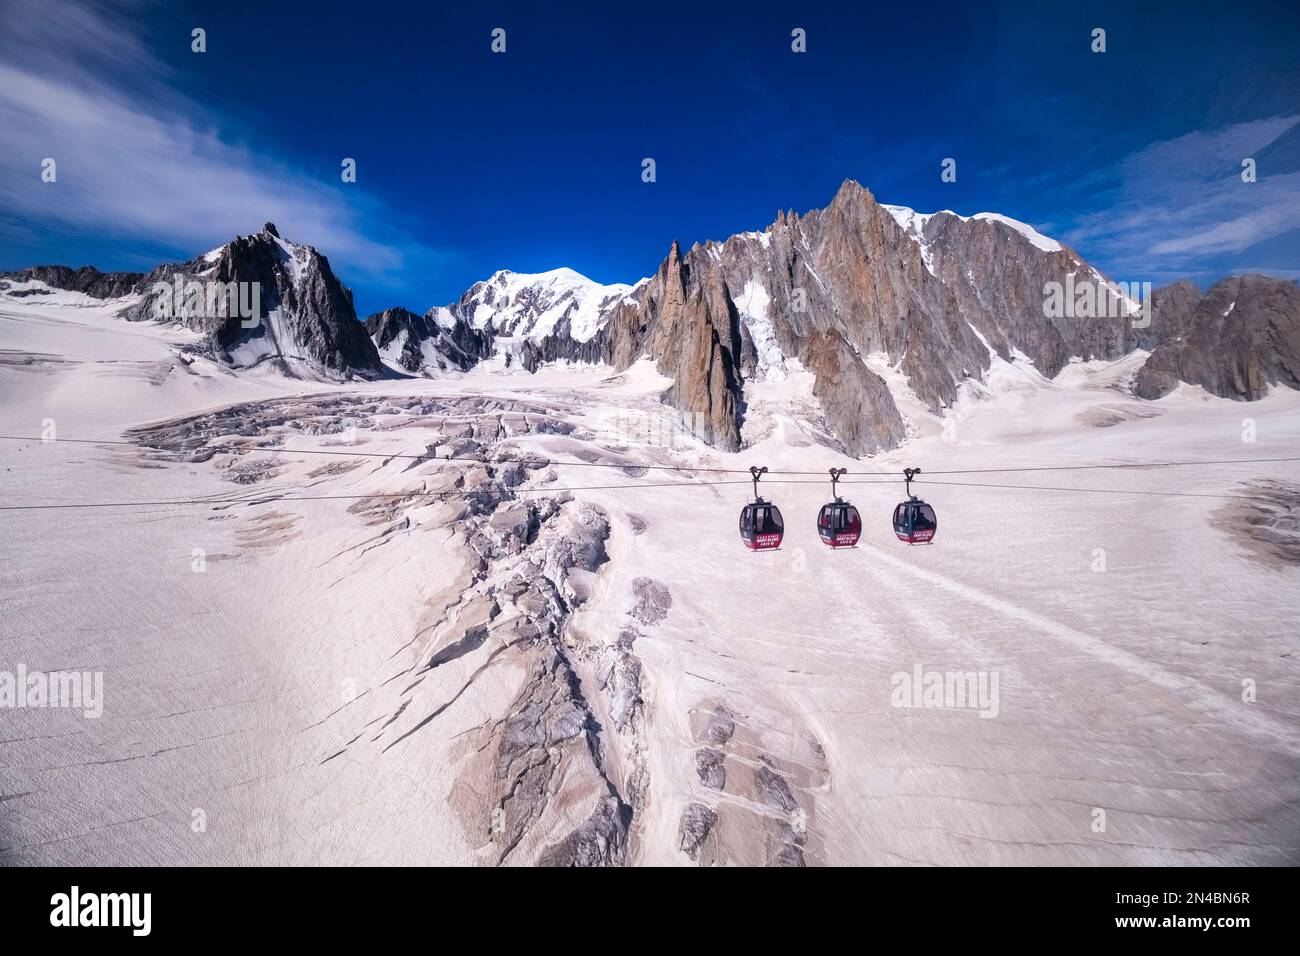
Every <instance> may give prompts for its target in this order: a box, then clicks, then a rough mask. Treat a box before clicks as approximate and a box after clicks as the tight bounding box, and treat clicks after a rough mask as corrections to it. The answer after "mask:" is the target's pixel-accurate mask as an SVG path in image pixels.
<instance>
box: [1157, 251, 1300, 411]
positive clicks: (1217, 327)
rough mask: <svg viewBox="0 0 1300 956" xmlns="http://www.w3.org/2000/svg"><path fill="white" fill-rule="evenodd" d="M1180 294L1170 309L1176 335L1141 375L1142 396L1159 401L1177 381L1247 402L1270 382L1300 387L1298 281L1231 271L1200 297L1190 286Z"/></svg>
mask: <svg viewBox="0 0 1300 956" xmlns="http://www.w3.org/2000/svg"><path fill="white" fill-rule="evenodd" d="M1177 295H1178V298H1177V299H1174V298H1173V297H1172V296H1171V297H1170V307H1169V309H1168V320H1169V322H1170V323H1171V326H1172V327H1173V328H1174V329H1176V330H1177V334H1175V335H1174V337H1172V338H1170V339H1168V340H1165V341H1162V342H1161V343H1160V344H1159V345H1157V346H1156V348H1155V350H1154V351H1153V352H1152V353H1151V357H1150V358H1149V359H1147V361H1146V364H1145V365H1143V367H1142V369H1141V370H1140V371H1139V372H1138V375H1137V379H1136V380H1135V382H1134V390H1135V391H1136V393H1137V394H1138V395H1139V396H1140V397H1142V398H1160V397H1161V396H1164V395H1167V394H1169V392H1171V391H1172V390H1173V389H1174V387H1175V386H1176V385H1177V384H1178V382H1180V381H1182V382H1187V383H1189V384H1192V385H1200V386H1202V387H1204V388H1205V389H1206V390H1207V391H1209V392H1210V393H1212V394H1214V395H1218V396H1219V397H1221V398H1231V399H1238V400H1243V401H1254V400H1256V399H1259V398H1263V397H1264V395H1265V394H1267V392H1268V388H1269V386H1270V385H1279V384H1280V385H1285V386H1287V387H1289V388H1300V286H1297V285H1296V283H1295V281H1294V280H1285V279H1275V278H1271V277H1269V276H1262V275H1244V276H1233V277H1231V278H1228V279H1224V280H1222V281H1221V282H1219V283H1217V284H1216V285H1215V286H1214V287H1213V288H1212V289H1210V291H1209V292H1208V293H1206V295H1205V297H1204V298H1200V299H1199V300H1195V301H1194V300H1193V297H1192V295H1191V294H1190V292H1189V291H1187V290H1183V291H1181V292H1179V293H1178V294H1177ZM1189 306H1190V308H1188V307H1189ZM1180 309H1185V310H1187V311H1186V312H1185V313H1182V312H1180V311H1179V310H1180ZM1155 315H1156V316H1157V317H1158V316H1159V315H1160V313H1159V312H1156V313H1155Z"/></svg>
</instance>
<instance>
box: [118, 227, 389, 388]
mask: <svg viewBox="0 0 1300 956" xmlns="http://www.w3.org/2000/svg"><path fill="white" fill-rule="evenodd" d="M193 288H197V289H199V290H200V291H201V292H202V296H203V297H202V300H201V301H200V300H196V299H194V298H193V297H192V296H191V293H190V292H189V291H187V290H190V289H193ZM138 289H139V292H140V293H141V295H140V297H139V299H138V300H137V301H134V302H131V303H129V304H128V305H127V306H126V307H125V308H124V309H123V312H122V315H123V317H125V318H127V319H131V320H133V321H163V322H175V323H178V324H182V325H185V326H187V327H189V328H192V329H194V330H195V331H198V332H202V333H204V335H205V340H206V348H207V350H208V351H209V352H210V353H211V354H212V356H213V357H214V358H216V359H218V360H220V361H222V362H225V363H227V364H230V365H232V366H235V367H237V368H252V367H256V366H261V365H263V364H269V365H271V366H273V367H275V368H276V369H278V370H279V371H281V372H284V373H287V374H290V375H296V376H307V377H320V376H324V377H326V378H350V377H353V376H362V377H374V376H377V375H380V374H382V372H383V365H382V363H381V362H380V361H379V354H378V352H377V351H376V349H375V346H374V343H373V342H371V340H370V337H369V336H368V335H367V334H366V331H365V329H364V328H363V327H362V325H361V323H360V322H359V321H357V316H356V311H355V310H354V308H353V305H352V292H351V290H350V289H348V288H346V287H345V286H344V285H343V284H342V283H341V282H340V281H339V280H338V278H337V277H336V276H335V275H334V271H333V270H332V269H331V268H330V264H329V260H328V259H327V258H326V257H325V256H324V255H322V254H321V253H320V252H318V251H317V250H316V249H315V248H313V247H311V246H308V245H302V244H299V243H294V242H288V241H286V240H285V239H283V238H281V236H280V234H279V230H277V229H276V227H275V225H274V224H273V223H270V222H268V223H266V224H265V225H264V226H263V227H262V229H261V231H260V232H257V233H254V234H252V235H247V236H237V237H236V238H234V239H233V240H231V241H230V242H228V243H226V244H225V245H223V246H218V247H217V248H216V249H213V250H211V251H210V252H207V253H205V254H204V255H201V256H199V257H197V258H195V259H192V260H190V261H189V262H184V263H169V264H167V265H163V266H159V267H158V268H157V269H155V270H154V271H153V272H151V273H149V274H148V275H147V276H145V277H144V278H143V279H142V280H141V282H140V283H139V287H138ZM166 290H172V291H171V292H167V291H166Z"/></svg>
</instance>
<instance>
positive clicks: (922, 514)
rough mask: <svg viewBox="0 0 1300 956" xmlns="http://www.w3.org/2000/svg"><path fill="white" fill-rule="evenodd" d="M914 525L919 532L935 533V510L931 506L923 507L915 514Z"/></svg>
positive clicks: (914, 512) (917, 509)
mask: <svg viewBox="0 0 1300 956" xmlns="http://www.w3.org/2000/svg"><path fill="white" fill-rule="evenodd" d="M912 514H913V518H912V525H913V527H914V528H916V530H917V531H933V530H934V525H935V518H934V509H933V508H931V507H930V506H929V505H921V506H920V507H919V508H916V509H915V510H914V511H913V512H912Z"/></svg>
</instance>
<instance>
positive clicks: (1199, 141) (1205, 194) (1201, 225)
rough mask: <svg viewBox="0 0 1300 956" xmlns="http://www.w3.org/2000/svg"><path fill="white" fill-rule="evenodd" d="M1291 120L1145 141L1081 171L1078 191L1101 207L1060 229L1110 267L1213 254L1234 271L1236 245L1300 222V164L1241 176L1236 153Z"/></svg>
mask: <svg viewBox="0 0 1300 956" xmlns="http://www.w3.org/2000/svg"><path fill="white" fill-rule="evenodd" d="M1297 122H1300V115H1295V116H1283V117H1275V118H1272V119H1265V120H1256V121H1252V122H1246V123H1238V124H1235V125H1232V126H1227V127H1224V128H1222V129H1217V130H1198V131H1196V132H1192V133H1188V134H1186V135H1184V136H1179V137H1177V138H1175V139H1170V140H1163V141H1160V142H1156V143H1152V144H1150V145H1148V146H1146V147H1145V148H1143V149H1141V150H1139V151H1138V152H1136V153H1133V154H1131V155H1129V156H1127V157H1126V158H1124V159H1123V160H1121V161H1120V162H1118V163H1117V164H1115V165H1114V166H1113V167H1110V168H1107V169H1103V170H1100V171H1098V172H1097V173H1095V174H1093V175H1092V176H1089V177H1088V181H1087V183H1085V184H1084V186H1083V190H1082V191H1084V192H1088V191H1094V195H1093V196H1092V203H1093V205H1094V208H1096V209H1097V210H1098V211H1096V212H1093V213H1089V214H1087V215H1085V216H1082V217H1079V218H1077V219H1076V220H1075V222H1074V224H1073V226H1072V228H1070V229H1068V230H1067V231H1066V232H1064V233H1063V234H1062V236H1061V238H1062V240H1063V241H1064V242H1066V243H1068V244H1069V245H1071V246H1073V247H1074V248H1076V249H1079V250H1081V251H1085V254H1087V255H1088V256H1090V257H1092V258H1095V259H1097V260H1099V261H1104V262H1107V263H1108V264H1109V265H1110V269H1111V271H1112V272H1116V273H1118V272H1123V273H1125V274H1128V275H1139V274H1140V275H1153V276H1159V277H1169V276H1174V275H1181V274H1186V273H1187V272H1188V271H1191V270H1190V267H1191V265H1192V264H1194V263H1199V265H1201V266H1204V265H1206V264H1208V263H1210V262H1211V261H1213V260H1216V259H1217V260H1221V261H1222V262H1223V263H1225V264H1226V265H1225V267H1224V269H1223V271H1233V268H1232V263H1233V262H1234V260H1235V258H1236V257H1237V255H1238V254H1241V253H1245V252H1247V250H1250V249H1252V248H1253V247H1255V246H1258V245H1259V244H1261V243H1264V242H1267V241H1269V240H1273V239H1277V238H1278V237H1280V236H1284V235H1286V234H1287V233H1290V232H1292V231H1294V230H1295V229H1296V228H1297V226H1300V173H1297V172H1293V171H1290V170H1288V171H1285V172H1272V171H1271V170H1270V169H1269V167H1268V164H1267V163H1262V164H1261V165H1260V167H1259V168H1258V171H1257V174H1258V180H1257V181H1256V182H1253V183H1248V182H1243V181H1242V178H1241V173H1242V165H1241V164H1242V160H1243V159H1245V158H1247V157H1254V156H1257V155H1259V154H1260V153H1261V152H1263V151H1264V150H1265V149H1266V148H1267V147H1269V146H1270V145H1271V144H1273V143H1275V142H1277V141H1278V140H1279V138H1281V137H1282V136H1284V135H1285V134H1286V133H1287V132H1288V131H1290V130H1291V129H1292V127H1294V126H1295V125H1296V124H1297ZM1270 271H1276V270H1270Z"/></svg>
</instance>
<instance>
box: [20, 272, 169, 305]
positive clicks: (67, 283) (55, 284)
mask: <svg viewBox="0 0 1300 956" xmlns="http://www.w3.org/2000/svg"><path fill="white" fill-rule="evenodd" d="M2 277H3V278H6V279H12V280H14V281H15V282H28V281H31V280H33V279H34V280H36V281H37V282H44V283H45V284H46V285H48V286H49V287H50V288H52V289H64V290H66V291H68V292H83V293H85V294H86V295H88V296H91V297H92V298H95V299H117V298H120V297H122V296H124V295H130V294H131V293H132V292H134V291H135V289H136V286H137V285H138V284H139V283H140V280H141V279H143V278H144V274H143V273H140V272H100V271H99V270H98V269H96V268H94V267H93V266H82V267H81V268H80V269H69V268H68V267H67V266H32V267H31V268H30V269H23V270H21V271H19V272H6V273H3V276H2Z"/></svg>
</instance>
